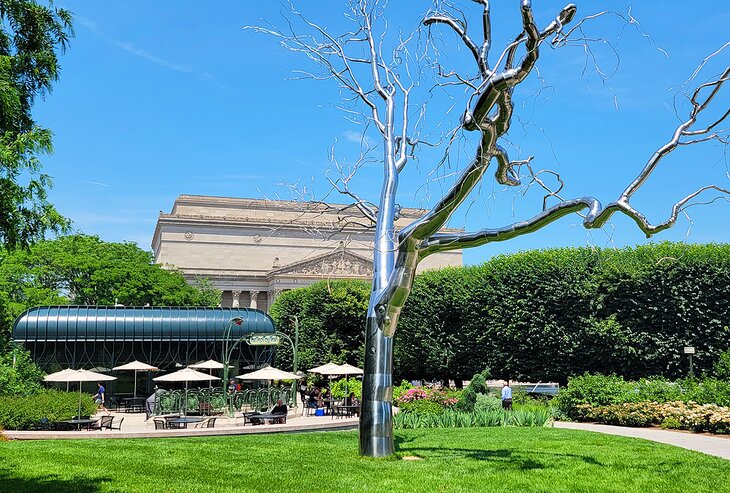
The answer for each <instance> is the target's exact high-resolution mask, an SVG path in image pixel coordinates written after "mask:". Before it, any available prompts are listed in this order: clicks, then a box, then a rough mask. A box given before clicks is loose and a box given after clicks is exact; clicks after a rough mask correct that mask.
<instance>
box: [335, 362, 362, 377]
mask: <svg viewBox="0 0 730 493" xmlns="http://www.w3.org/2000/svg"><path fill="white" fill-rule="evenodd" d="M363 373H365V372H364V371H363V370H361V369H360V368H358V367H357V366H352V365H350V364H348V363H345V364H344V365H340V367H339V373H334V375H362V374H363Z"/></svg>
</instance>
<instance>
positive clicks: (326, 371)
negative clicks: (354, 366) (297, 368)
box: [307, 361, 340, 375]
mask: <svg viewBox="0 0 730 493" xmlns="http://www.w3.org/2000/svg"><path fill="white" fill-rule="evenodd" d="M339 366H340V365H337V364H335V363H332V362H331V361H330V362H329V363H327V364H325V365H322V366H318V367H316V368H310V369H309V370H307V371H308V372H309V373H319V374H321V375H332V373H330V372H331V371H332V370H333V369H334V368H339Z"/></svg>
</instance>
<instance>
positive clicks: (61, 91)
mask: <svg viewBox="0 0 730 493" xmlns="http://www.w3.org/2000/svg"><path fill="white" fill-rule="evenodd" d="M56 3H57V4H58V5H60V6H63V7H65V8H68V9H69V10H71V11H72V12H74V13H75V16H76V24H75V27H76V38H75V39H74V40H73V41H72V43H71V47H70V49H69V50H68V51H67V53H66V54H65V55H63V57H62V58H61V66H62V72H61V79H60V81H59V82H58V83H57V85H56V86H55V89H54V91H53V93H52V94H51V95H49V96H48V97H47V98H46V100H45V101H39V102H38V103H37V105H36V107H35V109H34V114H35V116H36V119H37V120H38V121H39V122H40V124H42V125H44V126H46V127H49V128H50V129H52V131H53V132H54V134H55V139H54V145H55V154H54V155H53V156H50V157H48V158H46V159H44V163H45V169H46V171H47V172H48V173H49V174H50V175H51V176H53V178H54V182H55V187H54V189H53V190H52V191H51V193H50V198H51V200H52V201H53V202H54V203H55V204H56V205H57V206H58V208H59V209H60V211H61V212H62V213H63V214H65V215H66V216H67V217H69V218H71V219H72V220H73V221H74V226H75V228H77V229H78V230H80V231H82V232H84V233H88V234H96V235H99V236H100V237H101V238H102V239H105V240H108V241H122V240H127V241H134V242H137V243H138V244H139V245H140V246H142V247H143V248H145V249H149V248H150V241H151V237H152V233H153V231H154V225H155V220H156V217H157V214H158V211H160V210H162V211H165V212H169V210H170V208H171V206H172V204H173V201H174V200H175V197H176V196H177V195H179V194H203V195H220V196H234V197H253V198H263V197H270V198H275V197H281V198H289V197H290V195H289V192H288V189H287V188H286V187H283V186H281V183H300V184H306V186H307V188H308V189H310V190H312V191H313V193H314V194H315V195H317V196H322V195H324V194H325V193H326V192H327V189H328V187H327V183H326V181H325V179H324V177H325V174H326V173H327V170H328V168H330V166H331V163H330V162H329V159H328V157H329V152H330V148H331V147H332V146H333V145H335V153H336V155H337V156H338V159H340V160H342V161H350V162H351V161H353V160H354V159H356V158H357V156H358V154H359V144H358V143H357V141H359V139H360V137H359V136H360V135H361V133H362V131H363V129H362V127H360V126H358V125H356V124H354V123H352V122H351V121H349V120H347V119H346V118H344V117H343V114H342V112H341V111H339V110H338V109H337V108H336V105H337V104H338V103H339V96H340V94H339V91H338V88H337V87H336V86H335V84H334V83H332V82H331V81H314V80H293V76H294V72H293V70H297V69H301V70H315V69H316V67H314V66H313V65H312V64H311V63H310V62H309V61H308V60H307V59H306V58H305V57H303V56H302V55H301V54H296V53H290V52H288V51H287V50H285V49H283V48H282V47H281V46H280V45H279V44H278V43H277V42H276V40H275V39H273V38H271V37H269V36H266V35H262V34H257V33H255V32H252V31H250V30H244V29H242V27H243V26H247V25H262V24H266V23H272V24H275V25H279V26H284V25H285V24H284V22H283V20H282V19H283V18H282V17H281V14H280V12H281V11H282V4H281V3H279V2H276V1H271V2H268V1H267V2H243V1H238V2H232V1H221V2H215V3H211V4H207V5H206V7H205V8H201V4H200V3H199V2H190V1H175V2H172V1H158V2H141V1H124V2H121V1H110V2H97V1H80V0H78V1H73V2H64V1H57V2H56ZM298 3H299V4H301V6H302V8H303V9H304V12H305V14H306V15H307V16H308V18H310V19H311V20H312V21H315V22H317V23H319V24H321V25H322V26H325V27H326V29H327V30H328V32H331V33H333V34H339V33H341V32H343V31H345V30H346V28H347V23H346V22H345V20H344V18H343V7H342V6H343V3H344V2H334V1H322V2H312V1H307V2H304V1H301V2H298ZM390 3H391V5H390V6H389V7H388V10H387V16H388V20H389V30H390V32H398V30H401V31H403V32H409V31H410V30H411V29H412V28H413V27H414V26H415V25H416V24H417V21H418V20H419V19H420V18H421V17H422V14H423V13H424V12H425V11H426V10H427V9H428V7H429V5H430V3H429V2H420V1H415V0H414V1H409V2H405V1H402V0H401V1H391V2H390ZM493 3H494V4H495V6H494V20H493V29H494V31H495V43H494V45H495V48H494V51H495V53H499V52H500V51H501V48H499V47H501V46H504V43H506V42H507V40H508V39H511V38H513V37H514V36H515V34H516V33H517V32H518V27H519V25H518V22H519V20H518V5H519V3H518V2H517V1H503V0H500V1H499V2H493ZM533 3H534V6H535V12H536V17H537V19H538V23H539V24H542V25H546V24H547V23H548V22H549V21H550V19H551V18H552V17H553V16H554V15H555V13H557V12H558V11H559V10H560V8H561V7H562V5H563V3H560V2H555V1H539V0H537V1H535V2H533ZM633 3H634V4H636V5H634V6H633V8H632V10H631V15H632V16H633V17H634V18H635V19H636V20H638V22H639V23H640V26H641V29H643V31H641V30H640V29H637V25H636V24H626V23H625V22H622V21H620V19H618V18H617V17H616V16H610V15H609V16H605V17H604V18H602V19H600V20H598V21H596V22H593V23H589V24H586V31H585V32H586V36H588V37H591V38H599V37H601V36H603V37H605V38H606V40H609V41H610V42H611V46H612V47H613V48H611V47H610V46H609V44H607V43H603V42H601V41H598V42H596V43H593V44H592V45H591V46H592V48H593V50H594V53H595V54H596V56H597V58H598V62H599V66H600V67H602V69H603V70H604V71H605V72H607V73H612V74H613V75H612V76H611V77H610V78H609V80H608V82H607V83H604V82H603V81H602V80H601V78H600V77H598V76H597V74H596V71H595V70H594V69H593V63H592V62H589V63H588V65H587V66H586V56H585V52H584V49H583V48H582V47H580V46H576V47H565V48H560V49H557V50H552V49H550V48H546V49H543V51H542V55H541V58H540V60H539V61H538V68H539V71H540V72H539V77H538V74H537V72H535V73H533V74H532V75H531V77H530V78H529V79H528V80H527V81H526V82H525V83H524V84H523V85H522V86H521V87H520V88H518V90H517V91H516V92H515V100H516V102H517V108H518V109H517V111H516V114H517V115H519V119H515V121H514V122H513V126H512V129H511V131H510V134H509V149H510V153H511V157H512V158H513V159H516V158H525V157H527V156H528V155H534V156H535V159H534V161H533V163H534V164H535V167H536V169H541V168H550V169H553V170H556V171H559V172H560V174H561V176H562V178H563V179H564V180H565V183H566V185H565V189H564V196H565V197H566V198H569V197H575V196H582V195H594V196H596V197H597V198H599V199H600V200H601V201H603V202H608V201H610V200H612V199H614V198H616V197H617V196H618V194H619V193H620V192H621V191H622V190H623V188H625V187H626V185H628V183H630V182H631V180H632V179H633V177H634V176H635V175H636V173H637V172H638V171H639V170H640V169H641V167H642V166H643V164H644V163H645V162H646V160H647V159H648V158H649V157H650V156H651V154H652V153H653V152H654V150H656V149H657V148H658V147H660V146H661V145H662V144H663V143H665V142H666V141H667V140H668V139H669V138H670V137H671V134H672V132H673V130H674V129H675V127H676V125H677V123H678V120H677V117H676V115H675V109H674V106H673V105H674V101H675V96H676V94H677V92H678V91H682V90H686V89H688V88H689V89H691V88H693V87H694V85H696V84H697V83H701V82H703V81H705V80H706V79H707V78H709V77H711V76H714V75H716V74H717V73H718V72H719V71H720V70H722V68H723V67H725V66H727V65H728V63H730V48H728V49H726V50H725V51H723V52H722V53H721V54H720V55H718V56H716V57H714V58H713V59H712V60H711V61H710V63H709V64H708V65H707V66H706V67H705V69H704V70H703V71H702V73H701V74H700V75H699V76H698V77H697V79H696V80H695V82H693V83H691V84H690V85H689V86H684V87H683V86H682V84H683V83H684V82H685V81H686V80H687V78H688V77H689V76H690V75H691V74H692V72H693V70H694V69H695V68H696V67H697V66H698V64H699V63H700V62H701V61H702V59H703V58H704V57H706V56H707V55H709V54H711V53H712V52H714V51H715V50H717V49H718V48H720V47H721V46H722V45H723V44H724V43H725V42H727V41H729V40H730V29H729V28H728V26H729V25H730V5H729V4H728V3H726V2H710V1H695V2H692V4H691V5H692V6H691V8H687V6H686V5H687V4H686V2H680V1H662V2H645V1H644V2H633ZM629 4H630V2H626V3H625V4H624V3H622V2H618V1H610V2H608V1H591V2H589V1H584V2H578V7H579V13H578V16H577V18H582V17H583V16H585V15H588V14H591V13H595V12H598V11H600V10H602V9H604V8H610V9H616V10H618V11H625V10H624V8H625V7H626V6H628V5H629ZM465 11H466V12H468V13H470V14H472V15H473V17H472V19H473V26H474V28H476V27H478V10H476V9H475V8H473V7H470V6H469V5H466V9H465ZM642 32H645V33H648V34H649V35H650V36H651V38H648V37H647V36H645V35H643V34H642ZM474 35H475V37H476V36H478V32H475V33H474ZM437 42H438V43H440V44H439V48H440V50H441V52H442V53H443V58H442V63H443V64H444V65H445V66H448V67H450V68H454V69H458V70H460V71H462V72H465V73H466V72H469V73H471V72H473V69H474V67H473V64H471V63H470V60H469V59H468V57H466V56H465V54H464V50H463V48H462V47H461V45H460V43H459V42H458V40H457V39H456V38H455V37H454V36H453V35H450V33H448V31H445V30H444V29H440V30H439V32H438V34H437ZM614 48H615V50H616V52H617V53H618V58H617V57H616V56H615V55H614V53H613V49H614ZM664 52H666V53H668V55H669V56H668V57H667V56H666V55H665V54H664ZM586 67H587V68H586ZM614 72H615V73H614ZM676 101H678V102H679V103H680V105H679V111H680V115H684V113H682V111H685V112H686V109H687V106H686V104H682V97H681V96H680V97H678V98H677V99H676ZM432 103H433V104H432V108H431V111H430V112H429V113H428V116H427V118H426V120H425V123H426V124H427V125H430V126H432V127H434V126H435V125H436V124H441V125H442V127H439V128H443V127H445V126H447V125H448V122H449V121H452V122H453V121H454V120H455V119H456V118H458V116H459V114H460V113H461V111H462V108H463V101H460V100H458V98H457V100H456V101H452V100H450V99H443V100H438V98H437V97H436V96H434V99H433V101H432ZM451 105H454V109H453V110H452V111H451V112H450V113H446V112H445V110H446V109H447V108H449V107H450V106H451ZM617 105H618V110H617V108H616V106H617ZM728 107H730V87H727V88H725V89H724V90H723V91H722V92H721V94H720V95H719V97H718V98H717V99H716V101H715V103H714V106H713V108H712V109H711V110H708V115H707V116H708V117H711V116H712V115H713V114H714V115H716V114H717V112H719V111H724V110H726V109H727V108H728ZM713 112H714V113H713ZM720 114H721V113H720ZM425 130H427V129H425ZM425 130H424V131H425ZM432 135H436V134H435V133H433V134H432ZM367 136H368V138H369V139H372V138H376V137H377V136H375V135H373V134H372V133H369V134H367ZM473 149H474V147H473V141H470V140H469V138H467V139H466V140H465V141H464V142H463V143H462V145H461V146H460V147H459V148H458V149H455V150H454V152H453V154H452V159H451V164H450V167H448V168H446V167H442V168H440V169H437V170H435V171H434V166H435V163H436V162H437V160H438V157H439V156H440V154H436V153H435V152H424V153H423V155H422V156H421V158H420V159H419V160H418V161H417V162H413V163H411V164H409V167H408V169H407V171H406V172H405V173H404V175H403V176H402V181H401V195H400V200H399V202H400V203H401V204H402V205H404V206H416V207H427V206H428V205H429V204H432V203H433V201H434V200H435V198H436V197H437V196H438V195H439V194H440V193H441V191H442V190H443V189H444V188H447V187H448V185H449V183H450V180H451V179H453V178H452V174H453V173H454V172H455V171H456V170H458V168H459V166H460V164H463V163H465V162H466V160H467V159H469V158H470V157H471V156H472V155H473ZM457 150H458V151H459V152H456V151H457ZM727 172H728V166H727V160H726V157H725V149H724V148H723V147H722V146H721V145H718V144H716V143H707V144H701V145H699V146H692V147H689V148H683V149H680V150H678V151H675V153H674V155H672V156H671V159H668V160H667V161H666V163H665V164H663V165H662V167H661V168H660V169H659V170H658V172H657V174H656V176H654V177H653V178H652V179H651V181H650V182H649V183H647V186H646V187H645V188H644V190H643V191H642V192H639V194H637V195H636V198H635V200H634V203H635V205H637V206H638V207H639V208H640V209H641V210H643V211H645V212H646V214H647V215H648V216H649V217H650V219H652V220H660V219H661V218H663V217H664V216H666V214H667V213H668V210H669V208H670V207H671V205H672V204H673V203H674V201H676V200H678V199H679V198H681V197H683V196H684V195H686V194H688V193H691V192H692V191H694V190H695V189H696V188H698V187H699V186H702V185H705V184H708V183H716V184H722V185H725V186H727V185H728V183H727V182H728V176H727ZM380 173H381V172H380V170H379V169H378V168H377V167H376V166H372V165H371V166H368V167H366V168H363V170H362V175H361V176H360V177H359V178H358V179H357V180H356V181H355V182H354V183H353V185H354V186H355V188H357V190H358V191H359V192H360V193H361V194H362V195H363V196H364V197H367V198H369V199H371V200H377V193H378V191H379V187H380V185H379V178H380ZM479 192H480V193H479V194H477V193H475V194H473V196H472V197H470V198H469V200H468V203H467V204H465V207H464V208H463V210H462V211H460V212H459V213H458V214H456V215H455V216H454V218H453V219H452V221H451V223H450V225H451V226H453V227H463V228H466V229H468V230H472V229H478V228H482V227H490V226H501V225H503V224H507V223H510V222H513V221H516V220H521V219H524V218H527V217H530V216H532V215H534V214H535V213H537V212H539V210H540V208H541V204H542V195H541V194H540V193H537V190H535V189H531V190H530V191H528V192H526V193H522V190H515V189H511V190H509V191H504V190H502V187H500V186H499V185H496V184H495V182H494V179H493V176H492V175H491V174H489V175H487V176H486V177H485V180H484V182H483V184H482V186H481V188H480V190H479ZM728 217H730V204H729V203H727V202H725V201H718V202H716V203H714V204H713V205H710V206H706V207H697V208H694V209H691V221H690V220H687V219H682V220H681V221H680V222H679V223H678V224H677V226H676V227H675V228H674V229H673V230H672V231H669V232H666V233H663V234H661V235H658V236H656V237H655V240H662V239H671V240H686V241H690V242H708V241H723V242H724V241H730V232H729V231H730V228H728V227H727V225H728V220H727V218H728ZM645 241H646V240H645V239H644V237H643V235H642V234H641V233H640V232H638V231H637V229H636V228H635V226H633V224H632V223H631V222H630V221H628V220H627V219H625V218H619V217H618V216H615V219H614V221H613V222H612V223H611V224H610V225H608V226H606V227H605V228H604V229H603V230H602V231H600V230H598V231H586V230H585V229H583V228H582V227H581V226H580V218H579V217H577V216H576V217H570V218H565V219H563V220H561V221H559V222H557V223H554V224H553V225H551V226H549V227H548V228H546V229H545V230H542V231H540V232H538V233H535V234H533V235H530V236H526V237H522V238H519V239H516V240H513V241H510V242H506V243H501V244H492V245H487V246H485V247H481V248H478V249H473V250H470V251H467V252H465V256H464V258H465V262H466V263H477V262H480V261H483V260H485V259H487V258H489V257H490V256H492V255H495V254H497V253H503V252H512V251H518V250H524V249H529V248H546V247H553V246H568V245H576V246H578V245H595V246H618V247H620V246H623V245H634V244H639V243H643V242H645Z"/></svg>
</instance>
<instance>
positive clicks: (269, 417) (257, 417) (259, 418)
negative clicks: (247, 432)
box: [248, 414, 286, 424]
mask: <svg viewBox="0 0 730 493" xmlns="http://www.w3.org/2000/svg"><path fill="white" fill-rule="evenodd" d="M280 419H283V420H284V424H286V414H253V415H251V416H249V418H248V421H249V422H250V423H251V424H255V423H254V422H253V420H257V421H261V422H264V421H267V420H268V421H275V420H276V421H278V420H280Z"/></svg>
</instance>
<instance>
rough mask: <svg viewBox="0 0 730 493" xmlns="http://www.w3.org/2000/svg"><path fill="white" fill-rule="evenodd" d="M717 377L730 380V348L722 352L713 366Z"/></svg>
mask: <svg viewBox="0 0 730 493" xmlns="http://www.w3.org/2000/svg"><path fill="white" fill-rule="evenodd" d="M713 369H714V370H715V377H717V378H719V379H721V380H730V349H728V350H727V351H724V352H723V353H721V354H720V357H719V358H718V359H717V361H716V362H715V365H714V367H713Z"/></svg>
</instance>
